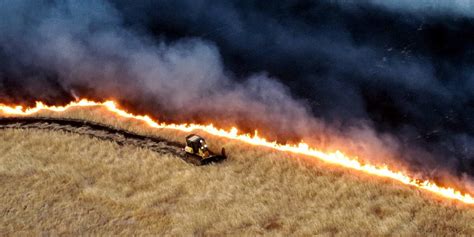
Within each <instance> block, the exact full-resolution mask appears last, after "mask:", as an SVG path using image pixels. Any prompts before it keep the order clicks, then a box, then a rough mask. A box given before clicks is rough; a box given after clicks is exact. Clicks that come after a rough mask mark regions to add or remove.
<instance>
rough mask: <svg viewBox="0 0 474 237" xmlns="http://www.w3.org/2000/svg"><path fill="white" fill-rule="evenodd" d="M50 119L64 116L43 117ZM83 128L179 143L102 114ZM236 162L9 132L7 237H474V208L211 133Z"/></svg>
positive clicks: (4, 198)
mask: <svg viewBox="0 0 474 237" xmlns="http://www.w3.org/2000/svg"><path fill="white" fill-rule="evenodd" d="M42 115H43V116H57V115H56V114H52V113H43V114H42ZM60 116H64V117H74V118H82V119H88V120H93V121H98V122H102V123H107V124H112V125H114V126H117V127H120V128H124V129H128V130H132V131H135V132H138V133H142V134H149V135H160V136H163V137H167V138H169V139H172V140H182V139H183V137H184V135H185V133H182V132H177V131H170V130H165V129H160V130H157V129H148V128H147V127H146V126H145V125H143V124H141V123H139V122H136V121H133V120H127V119H121V118H117V117H114V116H113V115H111V114H109V113H107V112H104V111H101V110H100V109H77V110H72V111H69V112H67V113H63V114H61V115H60ZM203 135H204V136H205V137H206V138H208V141H209V142H210V145H211V147H214V148H217V147H218V146H221V145H223V144H225V147H226V151H227V152H228V153H229V155H230V157H229V159H228V160H227V161H225V162H224V163H221V164H217V165H211V166H204V167H196V166H193V165H190V164H188V163H185V162H183V161H182V160H180V159H178V158H176V157H172V156H158V155H157V154H155V153H152V152H150V151H148V150H144V149H139V148H136V147H128V146H125V147H120V146H118V145H116V144H114V143H111V142H105V141H99V140H97V139H92V138H88V137H85V136H80V135H74V134H67V133H63V132H53V131H41V130H3V131H0V140H1V142H0V154H1V155H0V178H1V179H2V180H1V182H2V184H3V185H2V186H1V190H0V191H1V195H0V203H1V204H0V213H1V215H0V222H1V223H2V224H1V226H0V235H11V234H16V235H22V234H41V233H50V234H73V235H76V234H98V235H110V234H122V235H128V234H162V235H174V236H182V235H219V236H220V235H235V236H242V235H249V236H252V235H261V234H263V235H269V236H273V235H283V236H285V235H289V234H293V235H297V236H301V235H313V234H321V235H352V236H354V235H371V236H380V235H418V236H426V235H439V236H445V235H473V234H474V207H473V206H468V205H465V204H461V203H458V202H455V201H449V200H444V199H441V198H439V197H436V196H434V195H432V194H430V193H426V192H422V191H418V190H415V189H413V188H411V187H406V186H403V185H401V184H398V183H396V182H393V181H391V180H386V179H381V178H376V177H371V176H368V175H365V174H361V173H358V172H353V171H348V170H346V169H342V168H338V167H333V166H331V165H327V164H324V163H321V162H318V161H316V160H313V159H311V158H305V157H297V156H294V155H291V154H286V153H282V152H276V151H271V150H269V149H263V148H257V147H253V146H250V145H246V144H242V143H238V142H235V141H228V140H225V139H222V138H215V137H211V136H210V135H206V134H203Z"/></svg>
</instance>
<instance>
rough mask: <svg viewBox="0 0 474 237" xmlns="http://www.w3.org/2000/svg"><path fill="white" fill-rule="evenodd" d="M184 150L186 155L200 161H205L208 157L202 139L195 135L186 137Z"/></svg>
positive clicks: (207, 151) (204, 142)
mask: <svg viewBox="0 0 474 237" xmlns="http://www.w3.org/2000/svg"><path fill="white" fill-rule="evenodd" d="M184 150H185V151H186V152H187V153H189V154H193V155H197V156H199V157H201V158H202V159H205V158H207V157H209V155H210V153H209V150H208V148H207V144H206V141H205V140H204V138H202V137H200V136H198V135H195V134H191V135H189V136H187V137H186V147H185V148H184Z"/></svg>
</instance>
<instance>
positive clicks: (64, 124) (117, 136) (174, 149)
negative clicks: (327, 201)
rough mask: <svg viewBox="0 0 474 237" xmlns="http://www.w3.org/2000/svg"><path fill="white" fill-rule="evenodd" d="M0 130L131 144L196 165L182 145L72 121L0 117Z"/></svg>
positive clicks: (91, 123) (99, 125)
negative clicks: (53, 132)
mask: <svg viewBox="0 0 474 237" xmlns="http://www.w3.org/2000/svg"><path fill="white" fill-rule="evenodd" d="M0 129H44V130H56V131H64V132H69V133H75V134H80V135H86V136H89V137H94V138H97V139H100V140H107V141H113V142H115V143H117V144H119V145H132V146H137V147H142V148H145V149H149V150H152V151H154V152H157V153H162V154H164V153H171V154H173V155H176V156H178V157H180V158H182V159H183V160H185V161H186V162H189V163H193V164H196V165H199V164H200V163H198V162H196V161H195V160H194V159H190V158H189V157H187V156H186V154H185V153H184V151H183V150H182V148H183V147H184V144H182V143H179V142H173V141H168V140H166V139H164V138H160V137H155V136H153V137H152V136H143V135H139V134H136V133H132V132H129V131H125V130H120V129H116V128H114V127H111V126H107V125H104V124H99V123H93V122H88V121H83V120H75V119H56V118H43V117H38V118H31V117H10V118H0Z"/></svg>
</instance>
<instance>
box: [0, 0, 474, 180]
mask: <svg viewBox="0 0 474 237" xmlns="http://www.w3.org/2000/svg"><path fill="white" fill-rule="evenodd" d="M472 8H473V6H472V4H471V3H470V2H466V1H456V2H455V4H449V5H448V4H445V2H444V1H418V2H417V3H412V1H375V0H373V1H362V2H361V1H357V3H355V2H351V1H344V2H343V1H316V2H315V1H289V0H288V1H271V2H265V3H264V2H259V1H211V0H194V1H191V0H189V1H186V0H178V1H144V0H143V1H133V3H129V2H128V1H92V0H87V1H72V0H71V1H34V2H32V1H26V0H25V1H2V2H0V16H1V18H2V21H0V59H1V62H2V63H1V64H0V96H1V97H2V100H3V101H5V102H15V103H31V102H33V101H34V100H39V99H40V100H45V101H48V102H49V103H53V104H55V103H58V101H61V102H66V101H69V100H71V99H73V96H72V95H73V94H76V95H78V96H81V97H91V98H94V99H107V98H114V99H117V100H119V101H120V102H121V103H122V104H124V105H126V106H128V107H129V108H133V109H134V110H136V111H137V112H142V113H149V114H152V115H154V116H155V117H157V118H159V119H160V120H162V121H176V122H191V121H196V122H206V123H207V122H209V121H213V122H214V123H217V124H218V125H220V126H231V125H237V126H238V127H240V128H243V129H247V130H251V129H253V128H262V130H263V131H261V132H263V133H264V134H266V135H268V136H270V137H272V138H275V139H279V140H281V141H285V140H287V139H288V138H289V139H304V140H305V141H309V142H311V143H314V144H317V145H319V146H322V147H325V148H327V149H337V148H341V147H343V149H345V150H348V151H350V152H351V153H355V154H358V155H359V156H360V157H364V158H366V159H370V160H372V161H374V162H377V161H380V162H390V161H391V160H397V161H399V162H401V163H404V164H405V163H406V164H409V165H410V166H411V167H414V168H413V169H414V170H415V171H421V172H423V173H424V174H431V175H434V176H438V175H441V174H442V173H443V172H449V173H451V174H454V175H456V176H459V177H468V178H467V179H468V180H470V179H471V178H470V177H471V176H472V175H474V122H473V116H474V93H473V91H474V74H473V70H472V69H471V68H472V66H471V65H472V63H473V62H474V57H473V53H474V50H473V44H474V31H473V30H474V21H473V20H471V17H472V16H471V13H472V12H473V11H472V10H470V9H472Z"/></svg>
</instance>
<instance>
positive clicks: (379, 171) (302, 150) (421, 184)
mask: <svg viewBox="0 0 474 237" xmlns="http://www.w3.org/2000/svg"><path fill="white" fill-rule="evenodd" d="M92 106H100V107H104V108H106V109H107V110H109V111H111V112H113V113H114V114H116V115H118V116H121V117H125V118H132V119H136V120H140V121H143V122H145V123H146V124H148V125H149V126H150V127H153V128H167V129H175V130H180V131H186V132H189V131H192V130H202V131H205V132H207V133H210V134H213V135H216V136H220V137H225V138H229V139H234V140H239V141H242V142H245V143H249V144H252V145H256V146H263V147H269V148H272V149H275V150H280V151H285V152H291V153H296V154H303V155H306V156H311V157H314V158H317V159H320V160H322V161H325V162H327V163H331V164H336V165H339V166H343V167H346V168H350V169H354V170H359V171H362V172H365V173H368V174H371V175H376V176H381V177H387V178H391V179H394V180H397V181H400V182H402V183H404V184H407V185H411V186H415V187H417V188H420V189H424V190H428V191H430V192H432V193H435V194H438V195H440V196H443V197H445V198H449V199H455V200H459V201H461V202H463V203H467V204H474V197H473V196H471V195H470V194H463V193H462V192H460V191H459V190H456V189H454V188H451V187H441V186H438V185H437V184H435V183H434V182H433V181H430V180H420V179H417V178H414V177H410V176H409V175H407V174H404V173H403V172H400V171H394V170H391V169H390V168H389V167H387V166H375V165H371V164H362V163H361V162H360V161H358V160H357V159H356V158H352V157H349V156H347V155H345V154H343V153H342V152H340V151H336V152H333V153H325V152H322V151H320V150H318V149H316V148H313V147H310V146H309V145H308V144H306V143H303V142H301V143H299V144H279V143H277V142H271V141H267V140H266V139H265V138H263V137H260V136H258V135H257V133H255V134H254V135H251V134H241V133H239V131H238V129H237V128H235V127H234V128H232V129H230V130H224V129H219V128H216V127H214V126H213V125H212V124H211V125H200V124H166V123H158V122H157V121H154V120H153V119H152V118H150V117H149V116H147V115H135V114H132V113H129V112H127V111H125V110H123V109H120V108H119V107H118V106H117V105H116V103H115V102H113V101H105V102H95V101H91V100H87V99H81V100H78V101H75V102H71V103H69V104H68V105H66V106H48V105H45V104H44V103H42V102H37V103H36V106H35V107H32V108H23V107H22V106H8V105H2V104H0V111H1V112H3V113H5V114H10V115H31V114H35V113H37V112H39V111H41V110H49V111H54V112H63V111H66V110H68V109H69V108H71V107H92Z"/></svg>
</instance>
